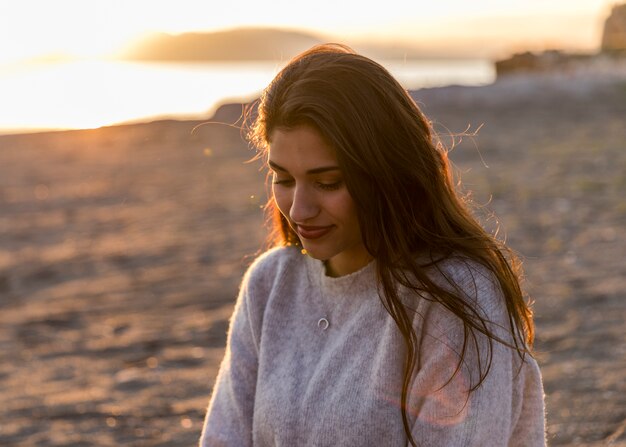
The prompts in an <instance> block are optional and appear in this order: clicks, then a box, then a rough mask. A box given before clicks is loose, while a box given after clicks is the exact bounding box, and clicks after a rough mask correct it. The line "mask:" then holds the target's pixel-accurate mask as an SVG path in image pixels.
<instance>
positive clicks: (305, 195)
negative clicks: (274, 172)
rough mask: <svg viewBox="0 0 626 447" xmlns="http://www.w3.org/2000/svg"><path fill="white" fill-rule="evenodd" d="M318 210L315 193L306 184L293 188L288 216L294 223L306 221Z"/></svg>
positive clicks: (317, 212)
mask: <svg viewBox="0 0 626 447" xmlns="http://www.w3.org/2000/svg"><path fill="white" fill-rule="evenodd" d="M319 212H320V208H319V205H318V203H317V200H316V199H315V193H314V192H313V191H311V190H310V189H309V188H307V187H306V186H296V187H295V188H294V190H293V198H292V201H291V208H290V209H289V218H290V219H291V220H292V221H293V222H296V223H301V224H303V223H306V222H307V221H309V220H311V219H313V218H314V217H316V216H317V215H318V214H319Z"/></svg>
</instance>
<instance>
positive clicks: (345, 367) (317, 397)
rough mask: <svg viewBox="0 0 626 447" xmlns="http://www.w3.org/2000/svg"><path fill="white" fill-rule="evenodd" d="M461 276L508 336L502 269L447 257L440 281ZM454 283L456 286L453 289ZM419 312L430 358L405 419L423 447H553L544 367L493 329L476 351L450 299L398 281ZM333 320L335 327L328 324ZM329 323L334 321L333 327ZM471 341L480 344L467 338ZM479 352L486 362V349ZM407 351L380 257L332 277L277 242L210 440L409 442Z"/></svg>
mask: <svg viewBox="0 0 626 447" xmlns="http://www.w3.org/2000/svg"><path fill="white" fill-rule="evenodd" d="M444 276H447V277H449V278H451V279H452V280H453V281H454V282H455V283H456V284H458V285H459V286H460V287H461V288H462V290H463V291H464V293H465V294H466V296H467V299H468V300H469V301H471V303H472V305H473V306H475V308H476V309H479V311H480V312H481V314H482V315H483V316H484V317H486V318H487V319H488V320H489V321H490V322H491V323H490V328H491V329H492V330H493V331H494V332H496V334H498V335H499V336H501V337H503V338H504V339H505V340H508V341H510V340H511V336H510V334H509V331H508V329H507V328H508V327H509V322H508V317H507V313H506V308H505V305H504V302H503V298H502V295H501V292H500V289H499V287H498V286H496V285H495V282H494V280H493V276H492V275H491V274H490V273H489V272H487V271H486V270H485V269H484V268H482V267H480V266H478V265H477V264H476V263H472V262H471V261H467V260H460V259H456V260H448V261H444V262H443V265H442V266H441V272H437V273H435V271H433V273H432V277H433V278H434V279H435V280H436V281H439V282H440V284H442V285H444V284H447V283H446V280H445V279H444ZM446 287H447V286H446ZM400 293H401V296H402V299H403V300H405V302H407V303H409V305H410V306H411V308H413V309H415V310H416V312H415V317H414V320H413V321H414V327H415V329H416V332H417V334H418V337H419V349H420V357H419V365H418V368H417V370H416V372H415V373H414V375H413V377H412V381H411V385H410V388H409V395H408V406H407V407H408V417H409V422H410V427H411V431H412V434H413V437H414V439H415V440H416V441H417V443H418V445H420V446H481V447H482V446H543V445H545V437H544V400H543V387H542V383H541V376H540V373H539V368H538V366H537V363H536V362H535V360H534V359H533V358H531V357H530V356H526V358H525V361H524V362H522V361H521V359H520V357H519V355H518V354H517V353H516V352H515V351H513V350H512V349H510V348H508V347H506V346H504V345H502V344H501V343H497V342H494V344H493V352H492V363H491V368H490V369H489V373H488V375H487V378H486V380H485V381H484V382H483V383H482V384H481V385H480V387H478V389H476V390H475V391H473V392H472V393H469V394H468V392H467V390H468V388H469V386H472V385H475V384H476V383H477V380H478V376H479V371H480V370H481V368H485V366H486V364H487V356H488V342H487V340H486V337H484V336H482V335H479V336H478V337H477V343H471V342H470V344H469V346H468V350H467V354H466V359H465V361H464V362H463V364H462V366H461V368H460V370H459V371H458V372H457V374H456V375H455V374H454V372H455V370H456V368H457V364H458V359H459V357H458V353H459V352H460V351H461V349H462V343H463V325H462V323H461V321H460V320H459V319H458V317H456V316H454V315H453V314H451V313H450V312H449V311H447V310H445V309H444V308H443V307H442V306H441V305H439V304H437V303H433V302H431V301H429V300H426V299H423V298H419V297H417V296H416V295H415V294H414V293H413V294H411V293H408V291H405V290H402V289H400ZM321 318H326V320H327V321H328V327H326V322H325V321H322V322H320V323H319V325H318V322H319V320H320V319H321ZM325 327H326V328H325ZM470 341H471V339H470ZM476 346H478V348H479V351H480V356H478V355H477V353H476ZM405 353H406V348H405V345H404V341H403V339H402V336H401V334H400V332H399V330H398V328H397V326H396V324H395V322H394V321H393V319H392V318H391V316H390V315H389V314H388V313H387V311H386V310H385V308H384V307H383V305H382V303H381V301H380V299H379V297H378V294H377V282H376V272H375V265H374V262H371V263H370V264H368V265H367V266H366V267H364V268H363V269H361V270H359V271H357V272H355V273H352V274H350V275H346V276H342V277H339V278H331V277H328V276H326V275H325V272H324V265H323V263H322V262H320V261H318V260H315V259H312V258H310V257H308V256H306V255H303V254H301V253H300V250H299V249H297V248H296V247H284V248H277V249H273V250H270V251H269V252H267V253H265V254H263V255H262V256H260V257H259V258H258V259H257V260H256V261H255V262H254V264H253V265H252V266H251V267H250V269H249V270H248V272H247V273H246V275H245V277H244V279H243V282H242V285H241V290H240V294H239V297H238V300H237V304H236V306H235V311H234V313H233V316H232V319H231V323H230V329H229V333H228V342H227V348H226V354H225V356H224V359H223V361H222V364H221V366H220V370H219V373H218V376H217V380H216V384H215V387H214V390H213V393H212V396H211V400H210V403H209V408H208V411H207V415H206V419H205V424H204V429H203V433H202V438H201V441H200V442H201V445H202V446H236V447H242V446H252V445H254V446H259V447H260V446H289V447H292V446H405V445H408V444H407V438H406V435H405V432H404V428H403V423H402V413H401V409H400V408H401V407H400V394H401V389H402V378H403V362H404V359H405Z"/></svg>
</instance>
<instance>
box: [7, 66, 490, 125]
mask: <svg viewBox="0 0 626 447" xmlns="http://www.w3.org/2000/svg"><path fill="white" fill-rule="evenodd" d="M380 62H381V63H382V65H384V66H385V67H386V68H387V69H388V70H389V71H390V72H391V73H392V74H393V75H394V76H395V77H396V78H397V79H398V80H399V81H400V82H401V83H402V85H403V86H404V87H405V88H407V89H410V90H413V89H419V88H423V87H439V86H445V85H451V84H457V85H484V84H489V83H491V82H493V81H494V79H495V70H494V67H493V63H492V62H491V61H489V60H485V59H463V60H458V59H453V60H393V61H380ZM283 65H284V63H280V62H256V61H255V62H228V63H146V62H126V61H111V60H80V61H71V62H54V63H53V62H39V63H28V64H26V63H25V64H13V65H4V66H0V134H9V133H23V132H33V131H41V130H56V129H87V128H96V127H100V126H106V125H113V124H119V123H126V122H140V121H149V120H154V119H162V118H174V119H207V118H209V117H210V116H211V115H212V114H213V112H214V111H215V110H216V109H217V107H218V106H219V105H220V104H222V103H225V102H247V101H250V100H251V99H254V98H256V97H258V95H259V94H260V92H261V91H262V89H263V88H264V87H265V86H267V84H269V82H270V81H271V80H272V78H273V77H274V76H275V75H276V73H278V71H279V70H280V69H281V68H282V67H283Z"/></svg>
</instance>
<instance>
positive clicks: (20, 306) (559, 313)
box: [0, 0, 626, 446]
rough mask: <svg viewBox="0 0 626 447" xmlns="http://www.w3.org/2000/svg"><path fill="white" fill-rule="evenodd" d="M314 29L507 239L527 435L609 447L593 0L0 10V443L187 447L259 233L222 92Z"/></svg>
mask: <svg viewBox="0 0 626 447" xmlns="http://www.w3.org/2000/svg"><path fill="white" fill-rule="evenodd" d="M329 41H334V42H341V43H345V44H348V45H350V46H352V47H353V48H355V49H356V50H357V51H359V52H361V53H363V54H365V55H367V56H369V57H372V58H374V59H375V60H377V61H379V62H380V63H382V64H383V65H384V66H385V67H387V68H388V69H389V70H390V71H391V72H392V74H394V75H395V76H396V77H397V78H398V80H400V82H401V83H402V84H403V86H404V87H405V88H406V89H407V90H408V91H409V93H410V94H411V95H412V97H413V98H414V99H415V100H416V102H417V103H418V104H419V106H420V107H421V108H422V110H423V111H424V112H425V113H426V115H427V116H428V117H429V119H431V120H432V125H433V127H434V129H435V130H436V131H437V133H438V134H439V138H441V140H442V141H443V143H444V144H445V145H446V146H447V147H448V148H449V150H450V158H451V160H452V162H453V163H454V168H455V172H456V174H457V177H458V178H459V179H460V180H461V181H462V186H459V189H460V191H459V192H460V193H463V194H469V195H470V196H471V198H472V199H473V202H474V210H475V213H476V216H477V218H478V219H480V220H481V222H482V223H483V224H484V225H485V226H486V227H487V228H488V229H489V230H490V231H494V232H496V230H497V231H498V237H500V238H502V239H505V240H506V242H507V244H508V245H509V246H510V247H511V248H513V249H514V250H516V251H517V252H518V253H519V254H520V256H521V258H522V260H523V262H524V268H525V272H526V278H525V282H524V288H525V290H527V292H528V294H529V297H530V298H531V299H532V300H534V310H535V318H536V324H537V341H536V356H537V359H538V361H539V363H540V366H541V368H542V373H543V378H544V385H545V391H546V403H547V429H548V440H549V444H550V445H560V446H566V445H568V446H583V445H584V446H600V445H602V446H603V445H613V446H626V380H625V379H626V377H625V374H624V371H626V325H625V324H624V321H626V304H625V303H626V300H625V299H624V298H625V297H624V290H626V263H624V257H625V254H626V125H625V123H626V4H624V3H623V2H622V3H620V2H612V1H605V0H577V1H572V0H569V1H565V0H546V1H535V0H531V1H528V0H526V1H501V0H498V1H496V0H476V1H473V2H464V1H457V0H442V1H438V2H430V3H428V4H421V5H420V4H419V3H418V2H403V1H396V0H388V1H387V2H385V4H384V7H381V6H378V7H375V8H372V7H369V8H368V7H366V6H365V4H363V2H351V1H344V2H330V1H327V0H319V1H316V2H309V3H300V2H297V1H294V0H291V1H290V2H287V1H283V0H277V1H274V2H271V3H268V2H253V1H246V0H239V1H237V2H231V3H229V4H226V3H221V2H207V1H191V0H179V1H177V2H175V3H174V2H160V1H143V0H133V1H125V2H122V1H107V2H103V1H102V2H101V1H78V0H77V1H70V0H58V1H55V2H43V1H33V0H22V1H19V2H10V1H2V0H0V397H1V398H2V402H3V406H2V409H0V445H11V446H56V445H68V446H70V445H71V446H92V445H102V446H114V445H137V446H180V445H195V444H196V443H197V440H198V438H199V435H200V430H201V427H202V419H203V416H204V412H205V408H206V405H207V403H208V399H209V396H210V393H211V389H212V386H213V382H214V380H215V375H216V373H217V369H218V367H219V363H220V361H221V358H222V356H223V352H224V344H225V341H226V331H227V328H228V319H229V317H230V314H231V312H232V309H233V303H234V299H235V297H236V294H237V289H238V285H239V282H240V280H241V276H242V274H243V272H244V271H245V269H246V267H247V266H248V265H249V263H250V262H251V261H252V259H254V257H255V256H256V255H257V254H258V253H260V252H261V251H262V250H263V248H264V238H265V235H266V228H265V225H264V215H263V206H264V203H265V202H266V200H267V191H266V188H265V185H264V181H265V173H264V170H263V167H262V166H261V164H260V163H259V162H258V161H250V160H251V159H252V158H253V157H254V155H255V151H254V148H251V147H249V145H248V143H247V142H246V141H245V138H244V137H245V127H244V126H243V125H242V120H241V114H242V111H243V107H244V104H246V103H249V102H250V101H253V100H254V99H255V98H257V97H258V95H259V94H260V92H261V90H262V89H263V88H264V87H265V86H266V85H267V84H268V83H269V82H270V80H271V79H272V78H273V76H274V75H275V74H276V73H277V72H278V71H279V70H280V69H281V68H282V67H283V66H284V65H285V64H286V62H287V61H288V60H289V59H290V58H291V57H292V56H294V55H296V54H297V53H299V52H300V51H303V50H305V49H307V48H309V47H310V46H312V45H314V44H316V43H322V42H329ZM461 133H465V136H464V137H463V138H461V137H460V136H459V134H461ZM468 135H472V136H468Z"/></svg>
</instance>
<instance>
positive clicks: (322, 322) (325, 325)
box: [317, 318, 330, 331]
mask: <svg viewBox="0 0 626 447" xmlns="http://www.w3.org/2000/svg"><path fill="white" fill-rule="evenodd" d="M328 326H330V323H329V322H328V320H327V319H326V318H320V319H319V321H318V322H317V327H319V328H320V329H321V330H323V331H325V330H326V329H328Z"/></svg>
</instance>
